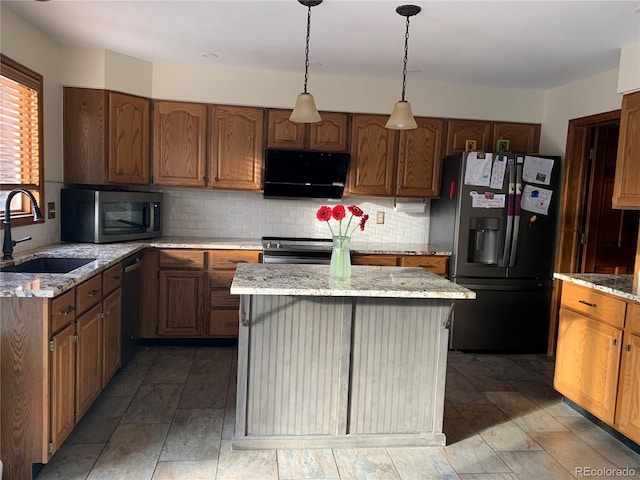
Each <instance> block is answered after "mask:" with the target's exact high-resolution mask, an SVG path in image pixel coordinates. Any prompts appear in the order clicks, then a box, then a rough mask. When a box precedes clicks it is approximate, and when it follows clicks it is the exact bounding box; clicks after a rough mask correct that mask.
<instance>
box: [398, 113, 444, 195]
mask: <svg viewBox="0 0 640 480" xmlns="http://www.w3.org/2000/svg"><path fill="white" fill-rule="evenodd" d="M416 123H417V124H418V128H416V129H414V130H401V131H400V142H399V147H398V175H397V177H396V191H395V194H396V196H398V197H422V198H425V197H437V196H438V195H439V194H440V166H441V164H442V155H441V152H442V130H443V128H444V121H443V120H441V119H437V118H419V117H417V118H416Z"/></svg>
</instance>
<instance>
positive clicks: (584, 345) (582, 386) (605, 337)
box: [554, 308, 622, 424]
mask: <svg viewBox="0 0 640 480" xmlns="http://www.w3.org/2000/svg"><path fill="white" fill-rule="evenodd" d="M621 344H622V330H620V329H618V328H614V327H612V326H610V325H606V324H604V323H602V322H599V321H598V320H594V319H591V318H589V317H586V316H584V315H581V314H579V313H576V312H573V311H571V310H569V309H566V308H562V309H560V323H559V326H558V349H557V355H556V367H555V377H554V387H555V388H556V390H558V391H559V392H560V393H562V394H563V395H564V396H566V397H567V398H569V399H570V400H572V401H574V402H575V403H577V404H578V405H580V406H581V407H583V408H584V409H585V410H588V411H589V412H591V413H593V414H594V415H595V416H597V417H598V418H600V419H602V420H604V421H605V422H608V423H610V424H611V423H613V419H614V414H615V406H616V392H617V385H618V371H619V369H620V346H621Z"/></svg>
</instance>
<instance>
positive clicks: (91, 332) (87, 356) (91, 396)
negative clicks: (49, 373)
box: [76, 305, 102, 422]
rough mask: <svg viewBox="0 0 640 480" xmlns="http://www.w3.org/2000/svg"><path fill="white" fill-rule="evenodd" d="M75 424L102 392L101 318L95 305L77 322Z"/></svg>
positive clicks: (98, 307) (99, 310)
mask: <svg viewBox="0 0 640 480" xmlns="http://www.w3.org/2000/svg"><path fill="white" fill-rule="evenodd" d="M76 329H77V335H78V340H77V345H76V422H77V421H78V420H80V419H81V418H82V417H83V416H84V414H85V413H86V412H87V410H89V407H90V406H91V404H92V403H93V402H94V400H95V399H96V398H98V395H100V392H101V391H102V317H101V309H100V305H96V306H95V307H93V308H92V309H91V310H89V311H88V312H87V313H85V314H83V315H82V316H81V317H79V318H78V320H77V327H76Z"/></svg>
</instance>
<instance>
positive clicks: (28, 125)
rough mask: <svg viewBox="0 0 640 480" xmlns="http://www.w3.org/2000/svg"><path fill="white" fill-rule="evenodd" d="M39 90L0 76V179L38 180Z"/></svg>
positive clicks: (31, 183)
mask: <svg viewBox="0 0 640 480" xmlns="http://www.w3.org/2000/svg"><path fill="white" fill-rule="evenodd" d="M39 152H40V145H39V138H38V92H37V90H34V89H32V88H29V87H27V86H25V85H21V84H20V83H18V82H16V81H14V80H12V79H10V78H7V77H5V76H4V75H2V76H0V181H1V182H2V183H4V184H12V185H23V186H37V185H38V183H39V180H40V153H39Z"/></svg>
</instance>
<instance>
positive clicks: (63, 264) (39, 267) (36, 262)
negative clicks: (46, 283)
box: [0, 257, 95, 273]
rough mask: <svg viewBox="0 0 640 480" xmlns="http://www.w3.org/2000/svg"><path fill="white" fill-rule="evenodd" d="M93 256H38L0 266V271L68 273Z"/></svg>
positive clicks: (90, 260) (87, 261)
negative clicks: (14, 263)
mask: <svg viewBox="0 0 640 480" xmlns="http://www.w3.org/2000/svg"><path fill="white" fill-rule="evenodd" d="M94 260H95V258H58V257H40V258H34V259H33V260H28V261H26V262H24V263H20V264H18V265H12V266H10V267H0V272H17V273H69V272H70V271H72V270H75V269H76V268H80V267H82V266H83V265H86V264H87V263H89V262H93V261H94Z"/></svg>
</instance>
